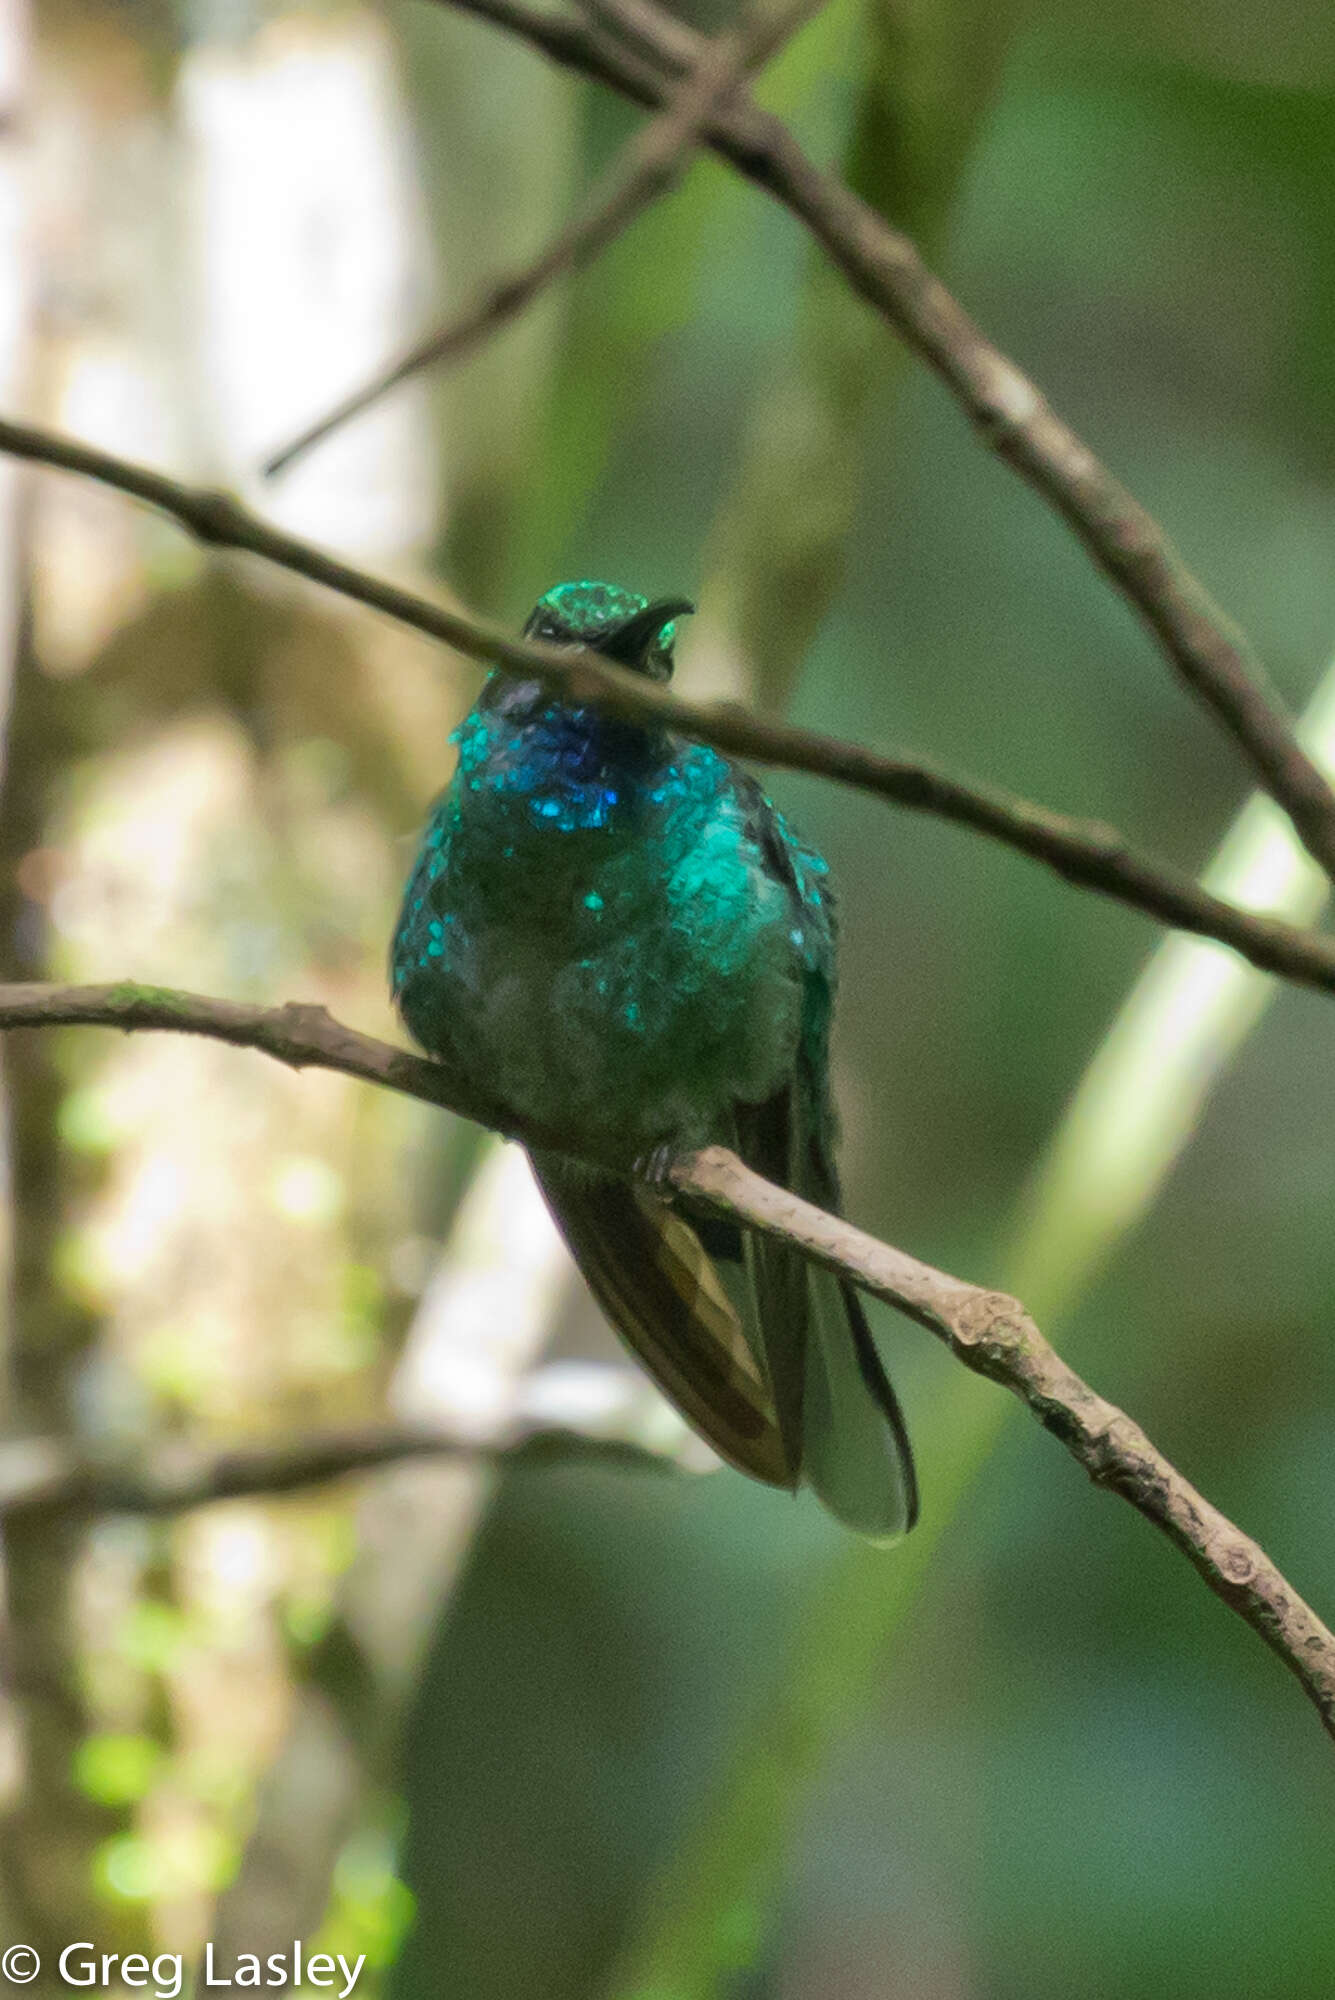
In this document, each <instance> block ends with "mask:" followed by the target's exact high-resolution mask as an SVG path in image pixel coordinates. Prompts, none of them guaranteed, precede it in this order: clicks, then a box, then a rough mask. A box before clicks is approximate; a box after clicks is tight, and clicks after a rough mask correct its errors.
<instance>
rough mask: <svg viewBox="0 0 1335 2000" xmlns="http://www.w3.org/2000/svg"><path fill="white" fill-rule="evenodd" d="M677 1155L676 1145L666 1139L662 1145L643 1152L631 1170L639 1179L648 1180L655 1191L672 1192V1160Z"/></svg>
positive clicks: (661, 1192) (658, 1192)
mask: <svg viewBox="0 0 1335 2000" xmlns="http://www.w3.org/2000/svg"><path fill="white" fill-rule="evenodd" d="M676 1157H677V1149H676V1147H675V1146H669V1145H668V1144H667V1143H666V1141H664V1143H663V1144H662V1145H659V1146H653V1147H651V1148H650V1150H649V1151H648V1152H647V1153H641V1154H640V1156H639V1158H638V1159H637V1160H636V1162H635V1165H634V1167H633V1168H632V1170H631V1171H632V1172H633V1173H634V1175H635V1178H636V1180H637V1181H647V1182H648V1184H649V1186H650V1187H651V1188H653V1189H654V1191H655V1193H657V1194H671V1193H672V1192H673V1188H672V1162H673V1160H674V1159H675V1158H676Z"/></svg>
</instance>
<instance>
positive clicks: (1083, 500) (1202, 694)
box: [440, 0, 1335, 880]
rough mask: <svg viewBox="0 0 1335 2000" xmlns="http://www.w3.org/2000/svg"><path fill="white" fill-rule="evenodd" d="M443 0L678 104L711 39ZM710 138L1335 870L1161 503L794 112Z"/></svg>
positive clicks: (1266, 697)
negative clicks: (909, 354) (795, 230)
mask: <svg viewBox="0 0 1335 2000" xmlns="http://www.w3.org/2000/svg"><path fill="white" fill-rule="evenodd" d="M440 4H442V5H445V6H450V7H454V8H457V9H461V10H462V11H463V12H465V13H469V14H473V15H476V16H477V17H478V18H480V19H482V20H486V21H490V22H492V23H493V24H494V25H495V26H496V27H499V28H502V29H504V30H505V31H506V32H507V33H510V34H513V35H517V36H519V37H520V38H521V39H523V40H525V41H527V42H529V43H531V44H532V46H533V47H534V48H536V49H539V50H540V51H541V52H542V53H543V54H544V55H546V56H548V57H549V58H550V59H551V60H552V61H554V62H557V63H560V64H562V65H563V66H564V67H566V68H568V69H572V70H576V71H579V72H581V73H583V74H584V75H587V76H592V77H594V78H596V79H597V80H598V81H600V82H602V83H606V84H608V85H609V86H610V87H611V88H612V89H614V90H617V91H619V92H620V93H621V94H622V95H623V96H625V97H629V98H632V99H633V100H634V101H635V102H636V103H638V104H646V105H658V104H662V103H664V102H665V101H666V100H667V98H668V97H669V95H670V93H671V91H672V89H673V87H674V84H675V81H676V78H677V77H678V76H679V74H680V72H681V70H682V69H683V67H684V66H685V65H686V64H688V63H689V62H690V61H691V60H692V58H693V54H694V51H695V48H696V45H697V40H696V38H695V37H694V36H693V35H692V32H691V30H689V29H687V28H685V27H684V26H683V24H682V23H681V22H679V21H673V20H671V19H670V18H669V16H667V15H666V14H664V13H662V11H661V10H660V9H659V8H657V7H656V6H654V5H653V4H652V0H599V13H600V15H601V16H603V17H604V18H606V19H611V20H615V21H617V22H618V23H619V24H620V25H621V26H622V28H623V29H624V32H625V33H626V34H627V35H628V36H629V37H630V41H629V43H627V42H623V41H622V40H620V39H619V38H618V37H617V36H615V35H613V34H611V33H609V32H607V30H606V29H605V28H604V27H603V26H601V25H595V24H593V23H590V22H587V21H580V20H578V19H574V18H571V17H569V16H566V15H553V14H549V13H546V12H544V11H542V10H539V9H536V8H533V7H530V6H528V5H527V4H525V0H440ZM643 50H648V51H650V52H651V53H650V54H649V55H647V56H646V55H645V54H643V53H641V51H643ZM708 142H709V144H710V145H711V146H712V147H713V148H714V150H715V152H717V153H719V154H720V155H721V156H722V157H723V158H725V159H727V160H730V161H731V163H732V164H733V166H735V167H736V168H737V170H738V171H739V172H740V173H741V174H743V175H744V176H745V177H746V178H747V179H748V180H750V181H752V182H754V184H755V185H756V186H757V187H760V188H763V189H764V190H765V192H766V193H768V194H770V195H772V196H773V197H774V199H775V200H776V201H778V202H780V203H781V204H782V205H783V206H784V207H785V208H787V209H788V210H789V211H790V212H791V213H792V214H793V215H794V216H796V217H797V219H798V220H799V221H800V222H802V223H803V224H804V225H805V227H806V228H807V229H808V230H809V231H810V233H811V235H812V236H814V237H815V239H816V241H817V242H818V243H820V244H821V246H822V247H823V249H824V250H825V252H826V254H827V255H828V256H829V258H830V260H831V262H832V263H834V264H835V265H836V266H837V268H838V269H839V270H841V271H842V272H843V273H844V276H845V277H846V278H847V279H848V281H849V284H850V285H851V286H852V287H853V290H854V291H855V292H856V293H857V294H858V295H859V297H861V298H862V299H864V300H865V301H866V303H867V304H868V305H870V306H871V307H872V308H873V310H874V311H876V312H878V313H879V314H880V315H881V317H882V318H883V319H885V320H886V321H888V323H889V324H890V325H891V326H892V327H893V328H894V329H895V331H896V332H897V333H898V334H899V335H900V337H901V338H902V339H903V340H904V341H906V342H907V344H908V345H909V346H910V347H911V348H912V349H913V351H914V352H915V353H916V354H918V355H919V356H920V357H921V358H922V359H923V360H924V361H925V362H926V363H927V365H928V366H929V367H930V368H932V369H933V370H934V371H935V373H936V374H937V375H939V376H940V377H941V379H942V380H943V381H944V382H945V384H946V385H947V387H948V388H949V389H950V391H951V393H952V394H953V395H954V396H955V398H956V400H957V401H958V402H959V403H960V405H961V407H962V408H963V409H964V411H965V413H966V414H967V415H968V416H969V417H970V418H971V420H972V421H973V423H974V425H975V426H976V428H977V430H978V431H979V433H980V435H981V436H982V437H983V438H984V440H985V441H986V442H987V443H988V444H990V445H991V446H992V448H993V449H994V450H995V451H996V452H997V453H998V455H999V456H1000V457H1002V458H1003V459H1005V460H1006V462H1007V464H1009V465H1010V466H1012V467H1013V468H1014V470H1015V471H1016V472H1018V473H1019V474H1020V476H1021V478H1022V479H1024V480H1026V481H1027V483H1028V484H1029V485H1030V486H1032V487H1033V488H1034V489H1035V491H1037V492H1038V493H1040V494H1041V495H1042V496H1043V498H1044V499H1045V500H1046V501H1047V502H1048V504H1049V505H1050V506H1052V507H1053V508H1055V510H1056V511H1057V512H1058V513H1059V514H1060V515H1061V516H1062V518H1063V519H1064V520H1065V521H1066V522H1067V523H1068V524H1069V525H1070V527H1071V528H1072V529H1073V530H1074V531H1075V533H1076V534H1077V535H1078V537H1079V538H1080V540H1081V541H1082V542H1083V543H1084V545H1085V547H1086V549H1088V551H1089V553H1090V555H1091V556H1092V557H1093V559H1094V561H1095V562H1096V563H1097V565H1098V567H1099V568H1100V569H1101V570H1103V572H1104V573H1105V575H1107V576H1108V577H1109V578H1110V579H1111V581H1112V582H1113V583H1114V584H1115V585H1116V587H1117V588H1118V589H1119V590H1120V591H1121V592H1122V594H1123V596H1124V597H1125V598H1126V599H1127V601H1128V602H1129V603H1130V604H1131V605H1132V606H1133V608H1134V609H1135V610H1136V612H1137V613H1138V614H1139V616H1140V617H1141V619H1142V620H1143V621H1144V623H1145V624H1146V625H1147V626H1148V627H1149V629H1150V631H1151V632H1152V633H1153V635H1154V637H1155V638H1156V639H1157V641H1158V643H1159V645H1160V648H1161V649H1162V651H1163V652H1164V653H1165V655H1166V656H1167V658H1168V659H1169V661H1170V662H1171V663H1172V665H1173V666H1174V668H1175V669H1176V670H1177V672H1178V674H1179V675H1180V677H1181V678H1182V680H1183V681H1184V682H1185V683H1186V685H1187V686H1188V687H1189V688H1190V689H1191V690H1192V692H1193V693H1194V694H1195V695H1196V696H1197V697H1198V698H1199V699H1200V700H1201V701H1202V702H1203V703H1204V704H1205V705H1206V707H1207V708H1209V709H1211V710H1212V711H1213V712H1214V714H1215V715H1216V716H1217V717H1218V719H1219V720H1220V722H1221V723H1222V724H1223V726H1224V727H1225V728H1226V729H1227V730H1228V732H1229V734H1230V735H1231V736H1232V737H1233V738H1234V740H1235V741H1236V742H1237V743H1238V744H1239V746H1240V747H1241V748H1242V750H1243V751H1244V753H1245V754H1246V756H1247V758H1248V760H1249V762H1250V764H1251V765H1252V768H1253V770H1254V771H1255V773H1256V776H1257V778H1258V780H1259V782H1260V783H1261V785H1262V786H1263V787H1264V788H1265V790H1266V791H1267V792H1269V793H1270V795H1271V797H1272V798H1274V799H1275V800H1276V801H1277V802H1278V804H1279V805H1281V806H1282V807H1283V808H1284V810H1285V811H1286V812H1287V813H1288V814H1289V817H1290V818H1291V819H1292V821H1293V823H1294V826H1295V827H1296V828H1297V831H1298V834H1299V837H1300V838H1301V840H1302V842H1303V844H1304V846H1305V847H1306V848H1307V850H1308V852H1309V853H1310V854H1312V855H1313V857H1314V858H1315V859H1316V860H1317V861H1318V862H1319V863H1320V865H1321V867H1322V868H1323V869H1324V870H1325V872H1326V873H1327V874H1328V875H1330V876H1331V877H1332V879H1333V880H1335V791H1333V790H1332V788H1331V786H1330V785H1329V784H1328V782H1327V780H1326V778H1325V777H1324V775H1323V773H1322V772H1321V770H1320V769H1319V767H1318V766H1317V765H1316V764H1315V763H1314V762H1313V760H1312V759H1311V758H1310V757H1309V756H1308V754H1307V752H1306V751H1305V750H1304V749H1303V748H1302V745H1301V744H1300V743H1299V742H1298V740H1297V738H1296V736H1295V735H1294V732H1293V726H1292V722H1291V720H1290V718H1289V716H1288V715H1287V713H1286V712H1285V710H1284V708H1283V705H1282V704H1281V703H1280V701H1279V699H1278V697H1277V696H1276V695H1275V694H1274V693H1273V691H1272V690H1271V689H1270V687H1269V685H1268V683H1267V680H1266V676H1265V673H1264V670H1263V668H1262V666H1261V664H1260V662H1259V660H1258V659H1257V658H1256V655H1255V653H1254V652H1253V651H1252V649H1251V647H1250V645H1249V644H1248V641H1247V640H1246V638H1245V637H1244V635H1243V634H1242V633H1241V632H1240V631H1239V630H1238V628H1237V627H1236V626H1235V625H1234V624H1233V622H1232V621H1231V620H1230V619H1229V618H1227V617H1226V615H1225V614H1224V612H1223V611H1222V610H1221V608H1220V607H1219V606H1218V605H1217V604H1215V603H1214V601H1213V600H1212V598H1211V597H1210V595H1209V593H1208V592H1207V591H1206V589H1205V587H1204V585H1203V584H1202V583H1201V582H1200V580H1199V579H1198V578H1197V577H1196V576H1194V575H1193V574H1192V572H1191V571H1190V570H1189V569H1188V567H1187V565H1186V564H1185V563H1184V562H1183V560H1182V558H1181V556H1180V555H1179V554H1178V553H1177V550H1176V549H1175V548H1174V547H1173V546H1172V544H1171V542H1170V541H1169V540H1168V538H1167V536H1166V535H1165V534H1164V532H1163V530H1162V528H1161V527H1160V526H1159V524H1158V523H1157V521H1155V520H1154V518H1153V516H1152V515H1151V514H1149V513H1148V511H1147V510H1146V509H1145V508H1144V507H1142V506H1141V504H1140V502H1139V501H1137V500H1136V499H1135V498H1134V497H1133V496H1132V495H1131V494H1130V493H1129V492H1128V491H1127V489H1126V488H1125V487H1124V486H1123V485H1121V483H1120V482H1119V481H1118V480H1116V479H1114V478H1113V476H1112V474H1111V473H1110V472H1109V471H1108V470H1107V468H1106V467H1105V466H1104V465H1102V464H1101V463H1100V462H1099V460H1098V459H1097V458H1096V457H1095V455H1094V453H1093V452H1092V451H1091V450H1090V448H1089V446H1088V445H1087V444H1085V443H1084V441H1083V440H1082V439H1081V438H1079V437H1078V436H1077V435H1076V433H1075V432H1074V431H1073V430H1072V429H1071V428H1070V426H1069V425H1068V424H1066V423H1064V422H1063V421H1062V419H1061V418H1060V417H1059V416H1058V415H1057V414H1056V412H1055V411H1054V410H1053V409H1052V408H1051V406H1050V405H1049V404H1048V403H1047V401H1046V400H1045V398H1044V397H1043V396H1042V395H1041V394H1040V392H1039V391H1038V389H1037V388H1036V387H1035V386H1034V384H1033V383H1032V382H1030V381H1029V380H1028V379H1027V378H1026V377H1025V376H1024V375H1023V374H1022V373H1021V371H1020V370H1019V369H1018V368H1017V367H1016V365H1015V363H1014V362H1013V361H1010V360H1008V359H1007V357H1006V356H1005V355H1004V354H1002V353H1001V352H1000V350H999V349H998V348H996V347H994V346H993V345H992V343H991V342H990V341H989V340H988V339H987V338H986V337H985V336H984V334H983V333H982V332H981V330H980V329H979V328H978V327H977V326H976V325H975V324H974V322H973V320H972V319H970V317H969V315H968V314H967V313H966V312H965V310H964V308H963V307H962V306H961V305H960V304H959V302H958V301H957V300H956V299H955V298H953V297H952V296H951V294H950V293H949V292H948V291H947V290H946V288H945V286H944V285H943V284H942V283H941V281H940V280H939V279H938V278H937V277H935V276H934V275H933V273H932V272H931V271H929V270H928V268H927V266H926V265H925V264H924V262H923V260H922V258H921V256H920V255H919V253H918V251H917V249H916V247H915V246H914V244H913V243H912V242H911V241H910V239H909V238H908V237H907V236H905V235H903V234H902V232H901V231H899V230H897V229H895V228H893V227H892V226H891V224H890V223H888V222H887V221H886V220H885V218H884V217H883V216H881V215H879V214H877V212H876V210H875V209H873V208H871V207H869V206H868V204H867V203H866V202H864V201H862V200H860V199H859V197H858V196H857V195H855V194H854V193H853V192H852V191H851V189H849V188H846V187H844V186H843V185H842V184H841V183H840V182H839V181H838V180H836V179H835V178H834V177H833V176H831V175H828V174H825V173H822V172H821V170H820V169H819V168H818V167H817V166H816V165H815V164H814V162H813V161H812V160H811V159H810V158H809V157H808V155H807V154H806V153H805V152H804V151H803V150H802V148H801V146H800V145H799V144H798V142H797V140H796V139H795V138H794V137H793V135H792V133H791V132H790V131H789V130H788V128H787V126H786V125H785V124H784V123H783V121H782V120H781V119H778V118H775V117H774V116H772V115H771V114H770V113H768V112H766V111H762V110H761V109H760V108H759V107H758V106H756V105H755V104H753V103H751V102H750V101H749V100H747V99H745V98H743V97H741V96H740V94H738V95H735V96H734V97H733V98H731V99H730V100H729V101H728V102H727V103H725V104H722V105H719V106H718V107H716V109H715V110H714V112H713V114H712V117H711V119H710V121H709V131H708Z"/></svg>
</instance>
